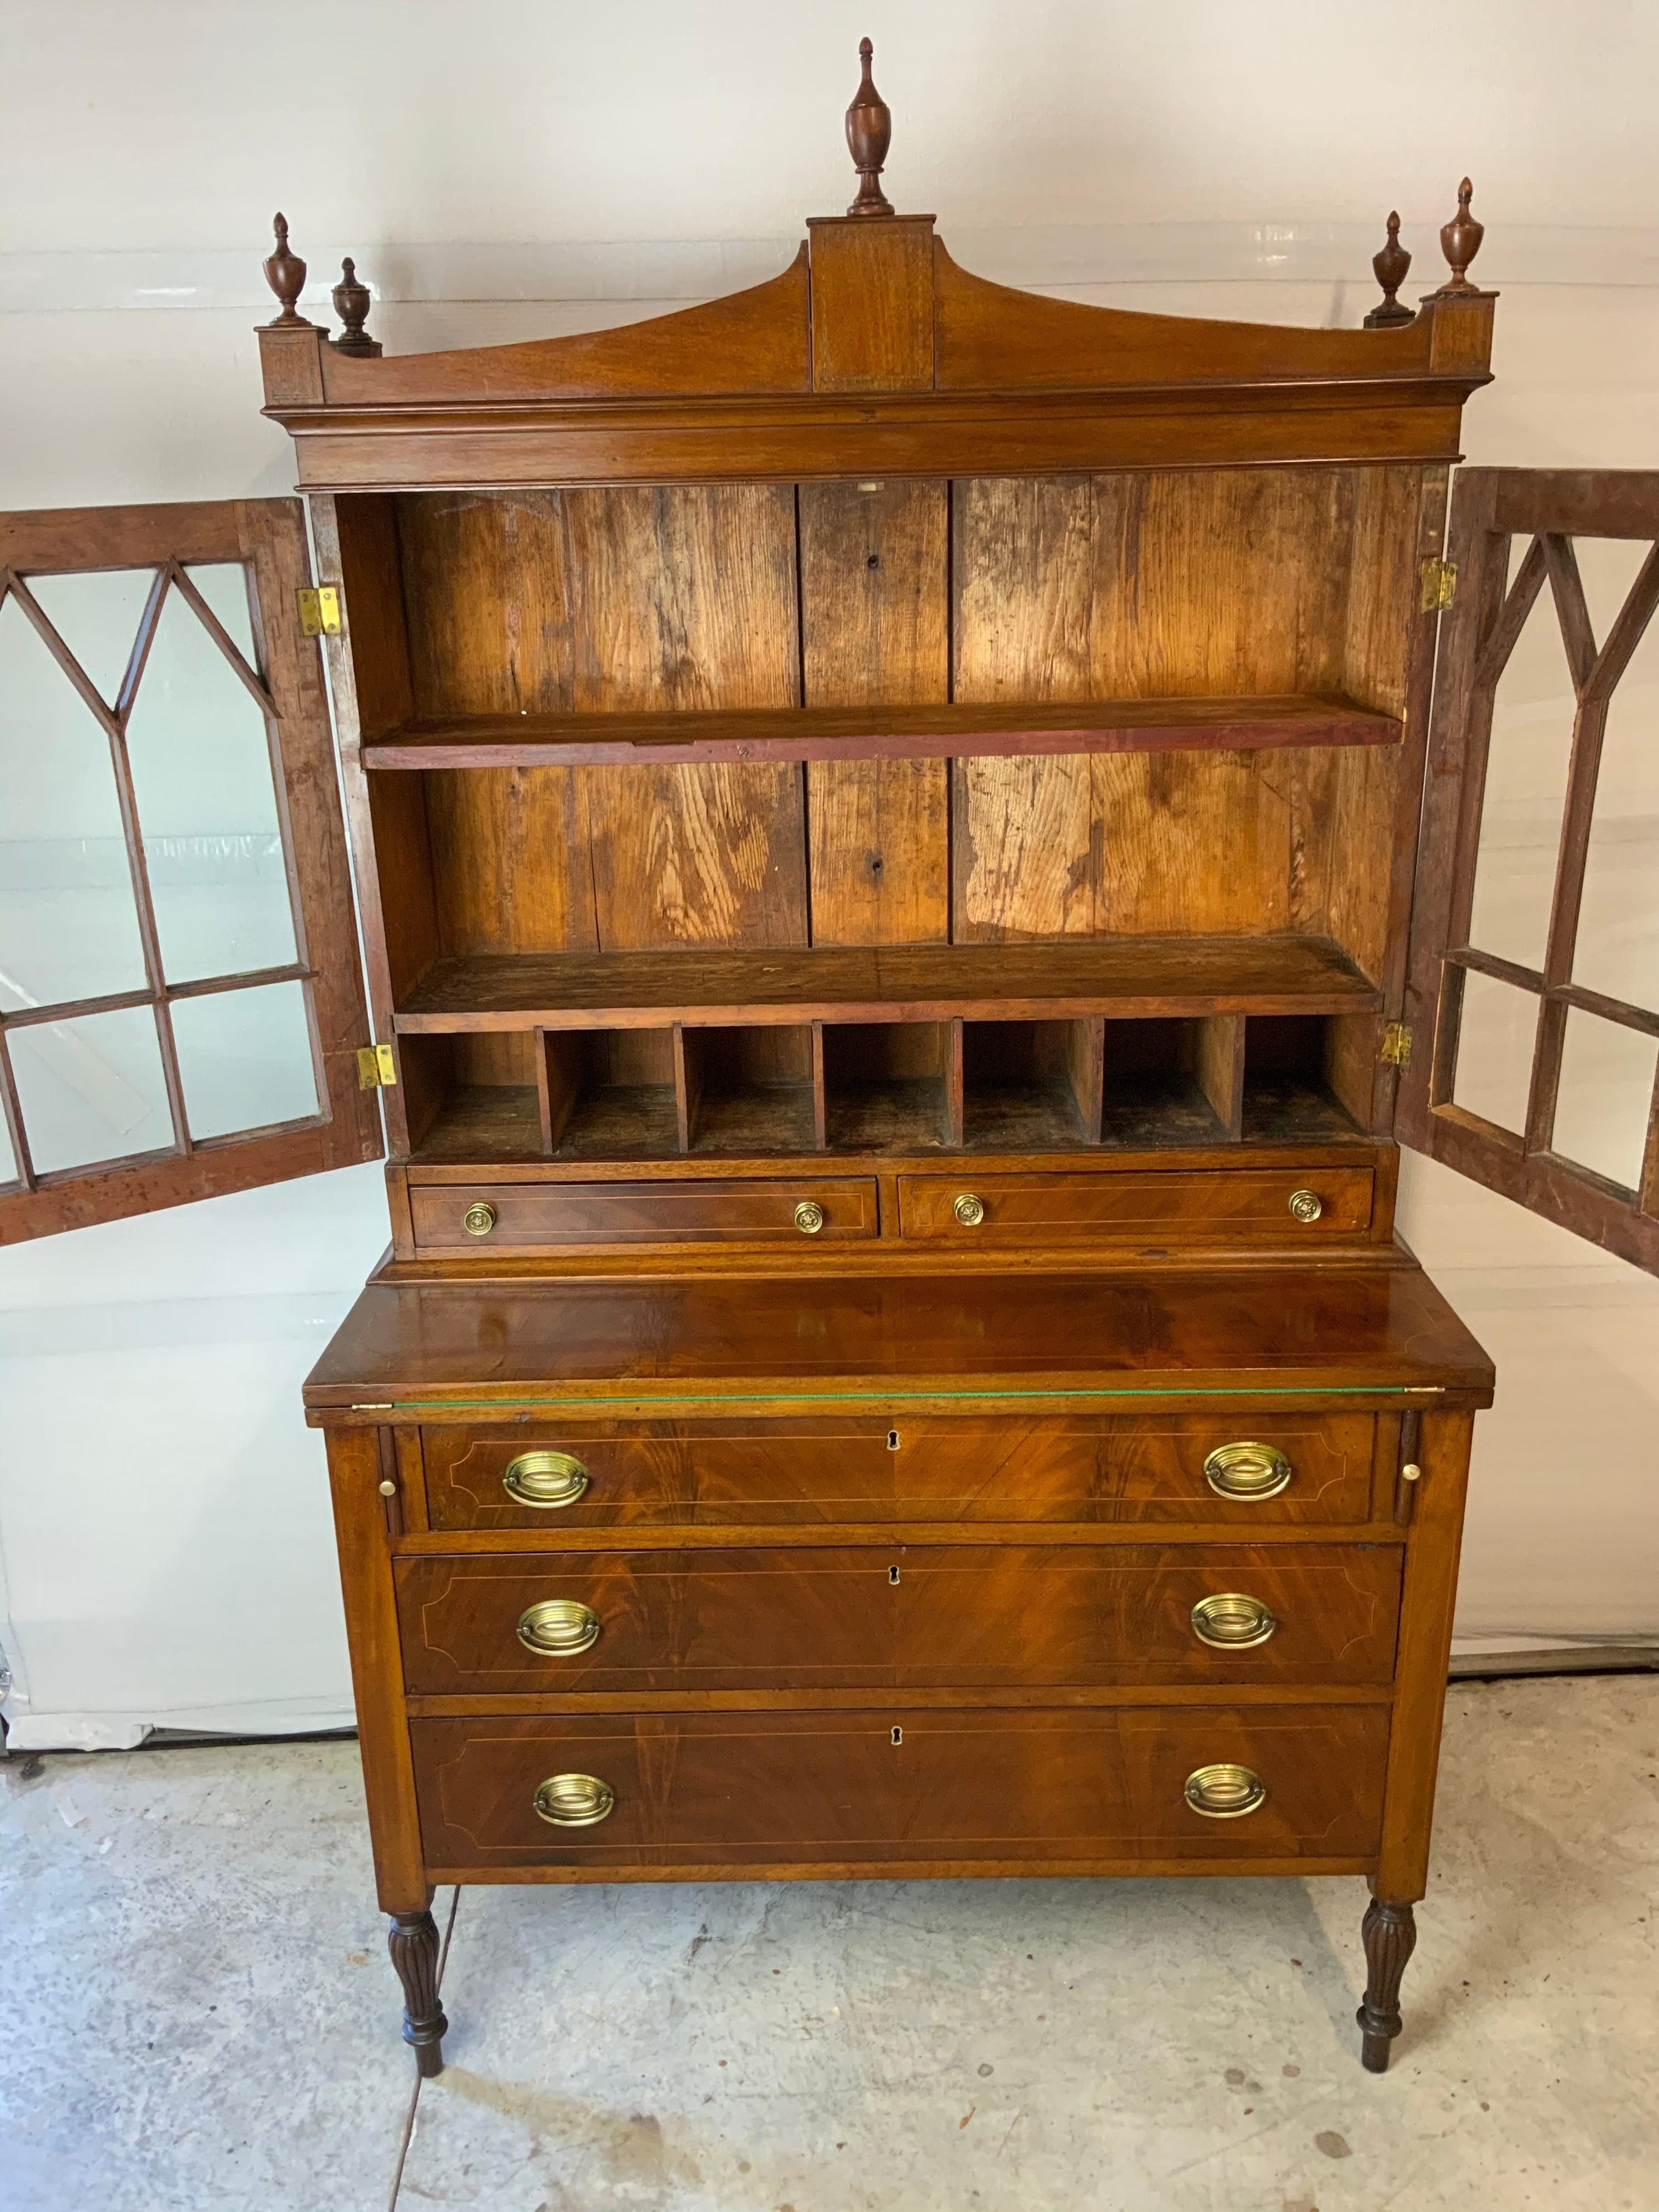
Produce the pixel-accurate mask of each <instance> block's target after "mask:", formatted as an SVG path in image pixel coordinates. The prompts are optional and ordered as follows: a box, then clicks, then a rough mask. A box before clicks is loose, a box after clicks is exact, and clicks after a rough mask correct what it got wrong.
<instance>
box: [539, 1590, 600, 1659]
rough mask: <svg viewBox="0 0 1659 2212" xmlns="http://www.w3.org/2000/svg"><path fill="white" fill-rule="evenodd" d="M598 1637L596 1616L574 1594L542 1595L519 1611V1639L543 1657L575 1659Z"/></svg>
mask: <svg viewBox="0 0 1659 2212" xmlns="http://www.w3.org/2000/svg"><path fill="white" fill-rule="evenodd" d="M519 1641H520V1644H523V1646H524V1648H525V1650H526V1651H533V1652H535V1654H536V1655H537V1656H538V1658H542V1659H574V1657H575V1656H576V1654H577V1652H579V1651H586V1650H587V1649H588V1647H589V1646H590V1645H591V1644H597V1643H598V1642H599V1615H598V1613H595V1612H594V1611H593V1610H592V1607H588V1606H585V1605H583V1604H581V1603H580V1601H578V1600H577V1599H575V1598H574V1597H544V1598H543V1599H542V1600H541V1601H539V1603H538V1604H536V1605H527V1606H526V1607H525V1609H524V1611H523V1612H522V1613H520V1615H519Z"/></svg>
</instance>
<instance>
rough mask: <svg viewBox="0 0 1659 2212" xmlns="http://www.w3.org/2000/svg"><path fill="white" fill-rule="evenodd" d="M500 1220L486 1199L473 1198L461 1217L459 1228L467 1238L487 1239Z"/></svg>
mask: <svg viewBox="0 0 1659 2212" xmlns="http://www.w3.org/2000/svg"><path fill="white" fill-rule="evenodd" d="M500 1218H501V1216H500V1215H499V1214H498V1213H497V1212H496V1211H495V1207H494V1206H492V1205H491V1204H490V1203H489V1200H488V1199H487V1198H475V1199H474V1200H473V1201H472V1203H471V1206H468V1208H467V1209H466V1212H465V1213H464V1214H463V1215H462V1216H461V1226H462V1228H463V1229H465V1231H466V1233H467V1235H468V1236H469V1237H488V1236H489V1232H490V1231H491V1230H492V1229H493V1228H494V1227H495V1224H496V1222H497V1221H498V1220H499V1219H500Z"/></svg>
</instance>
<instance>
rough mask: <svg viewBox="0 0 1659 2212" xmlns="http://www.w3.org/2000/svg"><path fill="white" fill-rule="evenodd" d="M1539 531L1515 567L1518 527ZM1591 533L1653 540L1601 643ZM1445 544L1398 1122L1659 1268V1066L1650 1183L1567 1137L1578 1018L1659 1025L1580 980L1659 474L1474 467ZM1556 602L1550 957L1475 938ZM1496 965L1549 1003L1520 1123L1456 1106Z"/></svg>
mask: <svg viewBox="0 0 1659 2212" xmlns="http://www.w3.org/2000/svg"><path fill="white" fill-rule="evenodd" d="M1522 536H1524V537H1528V538H1530V539H1531V540H1532V543H1531V545H1530V547H1529V549H1528V553H1527V556H1526V558H1525V560H1524V561H1523V562H1522V565H1521V567H1520V568H1519V569H1518V570H1517V571H1516V577H1515V580H1514V582H1513V583H1512V584H1511V583H1510V580H1509V565H1510V541H1511V539H1512V538H1516V537H1522ZM1575 537H1585V538H1632V539H1646V540H1648V541H1650V546H1651V549H1652V550H1650V553H1649V555H1648V557H1647V559H1646V561H1645V562H1644V563H1643V565H1642V568H1641V570H1640V572H1639V573H1638V576H1637V579H1636V581H1635V583H1634V584H1633V585H1632V587H1631V590H1630V592H1629V593H1628V595H1627V597H1626V601H1625V605H1624V607H1623V609H1622V611H1621V612H1620V615H1619V616H1618V617H1617V618H1616V619H1615V620H1614V622H1613V624H1612V626H1611V628H1610V629H1609V630H1608V632H1607V636H1606V638H1605V639H1604V640H1602V641H1601V643H1600V645H1599V646H1598V644H1597V642H1596V640H1595V635H1594V632H1593V629H1592V627H1591V623H1590V617H1589V611H1588V609H1587V607H1586V605H1585V601H1584V594H1583V586H1582V584H1581V582H1580V580H1579V576H1578V567H1577V559H1576V557H1575V556H1574V552H1573V543H1572V541H1573V539H1574V538H1575ZM1447 556H1448V558H1449V561H1450V562H1452V563H1453V564H1454V565H1455V569H1456V592H1455V598H1454V600H1453V603H1452V605H1451V607H1450V609H1449V611H1448V613H1447V614H1446V616H1445V617H1443V628H1442V631H1441V637H1440V652H1439V659H1438V663H1437V670H1436V677H1435V692H1434V708H1433V716H1432V721H1431V729H1430V736H1429V760H1428V774H1427V778H1426V781H1425V788H1424V804H1423V816H1422V823H1421V828H1420V832H1419V843H1418V859H1417V878H1416V887H1415V894H1414V898H1413V908H1412V933H1411V951H1410V956H1409V963H1408V970H1407V991H1406V1020H1407V1024H1409V1025H1410V1027H1411V1030H1412V1031H1413V1040H1414V1041H1413V1056H1412V1060H1411V1064H1410V1066H1409V1067H1408V1069H1407V1073H1406V1077H1405V1079H1404V1081H1403V1082H1402V1084H1401V1090H1400V1095H1399V1102H1398V1106H1397V1109H1396V1114H1395V1134H1396V1135H1397V1136H1398V1138H1399V1139H1400V1141H1401V1143H1402V1144H1405V1145H1408V1146H1411V1147H1412V1148H1413V1150H1415V1151H1418V1152H1425V1153H1426V1154H1427V1155H1428V1156H1429V1158H1431V1159H1437V1160H1440V1161H1442V1162H1443V1163H1444V1164H1445V1165H1446V1166H1448V1167H1450V1168H1452V1169H1455V1170H1456V1172H1457V1173H1459V1174H1460V1175H1466V1176H1469V1177H1471V1178H1472V1179H1473V1180H1474V1182H1480V1183H1484V1184H1485V1185H1486V1187H1487V1188H1488V1189H1491V1190H1495V1191H1498V1192H1499V1193H1501V1194H1502V1195H1503V1196H1504V1197H1505V1198H1510V1199H1513V1200H1515V1201H1516V1203H1517V1204H1518V1205H1521V1206H1525V1207H1526V1208H1527V1210H1528V1212H1533V1213H1537V1214H1539V1215H1541V1216H1542V1217H1543V1218H1545V1219H1546V1220H1548V1221H1553V1222H1556V1223H1557V1224H1559V1225H1560V1226H1561V1227H1562V1228H1564V1229H1570V1230H1571V1231H1574V1232H1575V1233H1576V1234H1577V1235H1578V1236H1581V1237H1588V1238H1589V1240H1590V1241H1591V1242H1592V1243H1596V1244H1600V1245H1601V1246H1602V1247H1604V1248H1605V1249H1607V1250H1608V1251H1611V1252H1614V1253H1616V1254H1617V1255H1619V1256H1620V1258H1621V1259H1625V1260H1628V1261H1631V1262H1632V1264H1634V1265H1635V1266H1637V1267H1643V1268H1645V1269H1646V1270H1647V1271H1648V1273H1659V1078H1656V1083H1655V1087H1654V1092H1653V1096H1652V1098H1651V1101H1650V1108H1649V1114H1648V1125H1647V1133H1646V1139H1645V1145H1644V1154H1643V1166H1642V1176H1641V1182H1640V1186H1639V1188H1638V1189H1637V1190H1635V1191H1633V1192H1632V1191H1631V1190H1628V1189H1626V1188H1623V1187H1621V1186H1620V1185H1619V1184H1617V1183H1614V1182H1611V1181H1609V1180H1608V1179H1607V1177H1606V1176H1601V1175H1599V1174H1597V1173H1596V1172H1595V1170H1593V1169H1590V1168H1587V1167H1584V1166H1583V1165H1581V1164H1578V1163H1577V1162H1576V1161H1572V1160H1570V1159H1568V1158H1565V1157H1564V1156H1563V1155H1562V1154H1560V1153H1559V1152H1555V1151H1553V1149H1552V1144H1551V1139H1552V1138H1553V1131H1554V1121H1555V1112H1556V1103H1557V1094H1558V1091H1559V1085H1560V1076H1561V1056H1562V1048H1563V1046H1564V1043H1565V1036H1566V1024H1567V1015H1568V1012H1569V1011H1570V1010H1571V1009H1572V1008H1574V1007H1577V1008H1579V1009H1581V1010H1582V1011H1583V1012H1586V1013H1591V1014H1595V1015H1598V1016H1600V1017H1601V1018H1602V1019H1603V1020H1607V1021H1611V1022H1613V1023H1616V1024H1620V1025H1621V1026H1623V1027H1626V1028H1629V1029H1633V1030H1637V1031H1638V1033H1640V1034H1642V1035H1644V1036H1652V1037H1656V1038H1659V1010H1656V1009H1653V1008H1647V1007H1642V1006H1635V1005H1632V1004H1631V1003H1629V1002H1627V1001H1626V1000H1617V999H1612V998H1608V997H1607V996H1606V995H1605V994H1602V993H1600V992H1597V991H1592V990H1589V989H1587V988H1585V987H1583V985H1580V984H1576V983H1575V982H1574V981H1573V980H1572V969H1573V957H1574V952H1575V950H1576V946H1577V933H1578V920H1579V911H1580V907H1581V903H1582V900H1583V887H1584V876H1585V869H1586V863H1587V860H1588V857H1589V838H1590V831H1591V826H1592V819H1593V814H1594V809H1595V786H1596V777H1597V773H1598V770H1599V768H1600V764H1601V741H1602V736H1603V733H1604V731H1605V728H1606V724H1607V708H1608V704H1609V702H1610V699H1611V697H1612V695H1613V690H1614V688H1615V687H1616V685H1617V684H1618V683H1619V680H1620V677H1621V676H1622V675H1623V674H1624V672H1625V670H1626V667H1627V666H1628V665H1629V662H1630V659H1631V657H1632V654H1633V653H1634V652H1635V650H1636V647H1637V646H1638V644H1639V643H1640V641H1641V639H1642V635H1643V633H1644V630H1645V629H1646V627H1647V624H1648V623H1649V621H1650V618H1651V617H1652V615H1653V612H1654V610H1655V606H1656V605H1659V471H1650V470H1602V469H1485V468H1483V469H1464V470H1460V471H1459V472H1458V475H1457V477H1456V479H1455V483H1454V485H1453V489H1452V502H1451V516H1450V527H1449V540H1448V545H1447ZM1546 590H1547V591H1548V592H1550V594H1551V597H1552V598H1553V601H1554V605H1555V611H1556V614H1557V617H1558V618H1559V622H1560V625H1561V634H1562V640H1563V643H1564V646H1565V653H1566V665H1567V669H1568V671H1569V674H1570V676H1571V680H1572V684H1573V690H1574V694H1575V697H1576V701H1577V707H1576V711H1575V714H1574V718H1573V731H1572V748H1571V757H1570V762H1569V767H1568V775H1567V789H1566V798H1565V806H1564V811H1563V817H1562V823H1561V832H1560V841H1559V848H1558V852H1557V856H1556V870H1555V885H1554V891H1553V898H1552V902H1551V908H1550V920H1549V932H1548V939H1547V951H1546V954H1545V960H1544V965H1543V967H1542V968H1541V969H1532V968H1527V967H1524V966H1522V965H1521V964H1519V963H1516V962H1514V961H1511V960H1508V959H1504V958H1500V957H1498V956H1497V955H1495V954H1492V953H1490V952H1486V951H1483V950H1481V949H1480V947H1478V946H1475V945H1472V944H1471V943H1470V942H1469V927H1470V921H1471V915H1472V913H1473V908H1474V878H1475V865H1476V861H1477V859H1478V856H1479V849H1480V821H1481V813H1482V808H1483V805H1484V803H1485V798H1486V763H1487V753H1488V748H1489V744H1490V741H1491V735H1492V704H1493V699H1494V696H1495V693H1496V690H1497V686H1498V678H1500V677H1501V675H1502V674H1503V671H1504V666H1505V665H1506V664H1507V662H1508V659H1509V657H1510V653H1511V652H1512V651H1513V649H1514V647H1515V645H1516V641H1517V640H1518V639H1519V637H1520V635H1521V630H1522V625H1523V624H1524V623H1525V622H1526V620H1527V617H1528V615H1529V614H1530V612H1531V611H1532V609H1533V607H1534V604H1535V603H1536V601H1537V599H1538V598H1539V596H1540V595H1541V592H1544V591H1546ZM1470 974H1474V975H1489V976H1492V977H1493V978H1495V979H1496V980H1497V981H1501V982H1504V983H1507V984H1509V985H1511V986H1512V987H1516V988H1518V989H1521V990H1522V991H1525V992H1528V993H1529V994H1532V995H1533V996H1534V997H1535V998H1536V999H1537V1000H1539V1001H1540V1017H1539V1020H1538V1024H1537V1028H1536V1031H1535V1035H1534V1053H1533V1064H1532V1075H1531V1081H1530V1086H1529V1092H1528V1107H1527V1115H1526V1127H1525V1129H1524V1130H1522V1131H1519V1132H1516V1131H1512V1130H1507V1129H1504V1128H1502V1127H1499V1126H1498V1124H1496V1123H1494V1122H1492V1121H1486V1120H1485V1119H1484V1118H1483V1117H1481V1116H1480V1115H1476V1114H1473V1113H1471V1112H1470V1111H1469V1110H1468V1109H1467V1108H1464V1107H1462V1106H1458V1105H1456V1104H1455V1103H1454V1102H1453V1097H1452V1089H1453V1082H1454V1078H1455V1072H1456V1064H1457V1051H1458V1043H1459V1034H1460V1028H1461V1021H1462V998H1463V988H1464V978H1465V976H1467V975H1470Z"/></svg>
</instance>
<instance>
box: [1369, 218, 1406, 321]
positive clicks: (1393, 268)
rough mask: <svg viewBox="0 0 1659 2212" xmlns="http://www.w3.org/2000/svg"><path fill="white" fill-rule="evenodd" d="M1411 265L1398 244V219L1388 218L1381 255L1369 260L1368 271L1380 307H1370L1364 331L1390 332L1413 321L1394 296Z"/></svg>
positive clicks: (1396, 294) (1403, 249) (1375, 254)
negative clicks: (1379, 292) (1377, 291)
mask: <svg viewBox="0 0 1659 2212" xmlns="http://www.w3.org/2000/svg"><path fill="white" fill-rule="evenodd" d="M1411 265H1412V257H1411V255H1410V253H1409V252H1407V249H1406V248H1405V247H1404V246H1402V245H1401V243H1400V217H1399V216H1398V215H1397V214H1394V215H1390V216H1389V236H1388V242H1387V244H1386V245H1385V246H1383V249H1382V251H1381V252H1379V253H1374V254H1372V256H1371V267H1372V268H1373V269H1374V270H1376V281H1377V283H1379V284H1380V285H1381V286H1382V288H1383V304H1382V306H1381V307H1373V308H1372V309H1371V311H1370V314H1369V315H1367V316H1366V318H1365V328H1366V329H1367V330H1368V331H1387V330H1392V329H1394V328H1395V325H1398V324H1400V323H1410V322H1414V321H1415V320H1416V317H1415V316H1414V315H1413V313H1412V311H1411V309H1410V308H1409V307H1402V306H1401V303H1400V300H1399V297H1398V294H1399V291H1400V288H1401V285H1402V284H1403V283H1405V281H1406V274H1407V270H1409V269H1410V267H1411Z"/></svg>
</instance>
